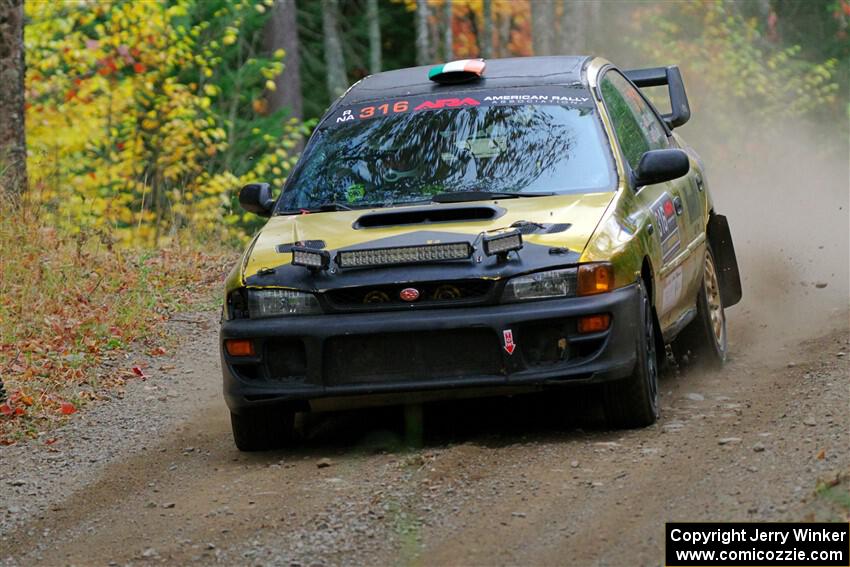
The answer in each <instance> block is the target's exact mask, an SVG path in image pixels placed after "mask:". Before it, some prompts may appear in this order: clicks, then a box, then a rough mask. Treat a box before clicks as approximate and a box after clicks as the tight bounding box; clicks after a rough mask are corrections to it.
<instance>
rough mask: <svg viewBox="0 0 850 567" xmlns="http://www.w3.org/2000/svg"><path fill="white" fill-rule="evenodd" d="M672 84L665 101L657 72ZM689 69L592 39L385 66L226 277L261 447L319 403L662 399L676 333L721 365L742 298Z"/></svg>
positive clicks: (623, 414)
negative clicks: (598, 49)
mask: <svg viewBox="0 0 850 567" xmlns="http://www.w3.org/2000/svg"><path fill="white" fill-rule="evenodd" d="M664 85H666V86H667V90H668V92H669V97H670V103H671V108H672V111H671V112H670V113H669V114H660V113H659V112H658V110H657V109H656V108H655V107H654V106H653V105H652V104H651V103H650V102H649V101H648V100H647V98H646V97H645V96H644V94H643V93H642V92H641V91H640V89H641V88H644V87H652V86H664ZM689 117H690V110H689V107H688V101H687V96H686V94H685V89H684V85H683V83H682V78H681V75H680V73H679V70H678V69H677V68H676V67H675V66H673V67H666V68H656V69H641V70H635V71H626V72H623V71H620V70H618V69H617V68H616V67H615V66H613V65H612V64H610V63H609V62H607V61H605V60H603V59H600V58H593V57H534V58H517V59H496V60H489V61H487V62H486V63H485V62H484V61H483V60H467V61H456V62H452V63H448V64H446V65H441V66H438V67H433V68H428V67H418V68H411V69H401V70H397V71H389V72H386V73H379V74H377V75H373V76H369V77H367V78H365V79H363V80H362V81H360V82H358V83H357V84H355V85H354V86H353V87H351V88H350V89H349V90H348V91H347V92H346V93H345V94H344V95H343V96H342V97H340V98H339V100H337V101H336V102H335V103H334V104H333V105H332V106H331V108H330V109H329V110H328V112H327V114H326V115H325V117H324V118H323V119H322V121H321V122H320V123H319V125H318V127H317V128H316V130H315V132H314V133H313V135H312V137H311V138H310V141H309V142H308V144H307V146H306V148H305V150H304V153H303V155H302V157H301V159H300V160H299V162H298V164H297V166H296V167H295V168H294V170H293V171H292V174H291V175H290V176H289V179H288V180H287V182H286V185H285V186H284V187H283V190H282V192H281V193H280V195H279V196H278V197H277V198H274V197H273V196H272V192H271V190H270V189H269V186H268V184H264V183H257V184H251V185H247V186H245V187H243V188H242V190H241V192H240V195H239V200H240V203H241V205H242V206H243V208H245V209H246V210H248V211H252V212H254V213H257V214H259V215H263V216H267V217H270V218H269V221H268V223H267V224H266V225H265V227H264V228H263V229H262V230H261V231H260V232H259V234H257V235H256V236H255V237H254V239H253V240H252V242H251V243H250V245H249V246H248V249H247V250H246V252H245V254H244V256H243V258H242V261H241V263H240V264H239V265H238V266H236V267H235V268H234V269H233V271H232V273H231V274H230V276H229V277H228V280H227V289H226V292H227V297H226V304H225V308H224V315H223V320H222V324H221V357H222V370H223V373H224V394H225V398H226V401H227V404H228V406H229V408H230V411H231V417H232V425H233V435H234V438H235V441H236V445H237V446H238V447H239V448H240V449H242V450H259V449H265V448H271V447H275V446H280V445H282V444H284V443H285V442H286V441H287V440H288V439H289V438H290V436H291V433H292V428H293V420H294V415H295V413H296V412H298V411H307V410H316V409H322V408H334V407H341V406H343V405H348V406H352V405H369V404H375V403H405V402H411V401H424V400H429V399H436V398H440V397H447V396H457V395H484V394H488V395H492V394H493V393H494V392H495V393H499V392H503V393H515V392H518V391H524V390H535V389H541V388H547V387H561V386H567V385H571V384H588V383H594V384H595V383H598V384H599V390H600V391H601V393H602V400H603V404H604V409H605V412H606V416H607V418H608V420H609V422H610V424H611V425H612V426H614V427H639V426H645V425H649V424H651V423H653V422H654V421H655V420H656V419H657V417H658V369H659V365H660V363H661V362H663V360H664V356H665V345H667V344H672V345H673V347H674V349H675V348H676V347H680V348H681V349H682V350H688V351H690V353H691V356H692V357H695V358H700V357H702V358H703V359H704V360H706V361H708V362H713V363H716V364H720V363H722V362H723V360H724V359H725V357H726V348H727V340H726V320H725V316H724V307H729V306H730V305H734V304H735V303H737V302H738V301H739V300H740V298H741V285H740V278H739V274H738V268H737V263H736V259H735V253H734V249H733V247H732V240H731V236H730V232H729V226H728V224H727V222H726V219H725V217H723V216H721V215H718V214H716V213H715V211H714V205H713V203H712V199H711V196H710V195H709V193H708V185H707V182H706V176H705V172H704V171H703V167H702V164H701V162H700V159H699V157H698V156H697V154H696V153H695V152H694V151H693V150H692V149H691V148H690V147H689V146H688V145H687V144H686V143H685V142H684V141H683V140H682V139H681V138H680V137H679V136H678V135H677V134H675V133H674V132H673V128H676V127H678V126H682V125H683V124H685V122H687V120H688V118H689Z"/></svg>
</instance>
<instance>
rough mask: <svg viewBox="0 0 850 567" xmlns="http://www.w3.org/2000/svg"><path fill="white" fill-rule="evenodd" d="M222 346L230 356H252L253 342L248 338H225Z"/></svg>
mask: <svg viewBox="0 0 850 567" xmlns="http://www.w3.org/2000/svg"><path fill="white" fill-rule="evenodd" d="M224 348H226V349H227V354H229V355H230V356H254V342H253V341H251V340H250V339H227V340H226V341H224Z"/></svg>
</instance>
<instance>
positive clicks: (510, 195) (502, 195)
mask: <svg viewBox="0 0 850 567" xmlns="http://www.w3.org/2000/svg"><path fill="white" fill-rule="evenodd" d="M552 195H556V193H554V192H551V191H550V192H547V193H520V192H514V191H449V192H446V193H437V194H436V195H434V196H433V197H431V202H433V203H463V202H465V201H488V200H490V199H518V198H520V197H550V196H552Z"/></svg>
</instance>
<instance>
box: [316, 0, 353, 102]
mask: <svg viewBox="0 0 850 567" xmlns="http://www.w3.org/2000/svg"><path fill="white" fill-rule="evenodd" d="M322 33H323V34H324V47H325V67H326V71H327V82H328V95H330V97H331V100H333V99H335V98H337V97H338V96H340V95H341V94H342V93H344V92H345V90H346V89H347V88H348V78H347V77H346V75H345V56H344V55H343V53H342V39H341V38H340V35H339V3H338V2H337V0H322Z"/></svg>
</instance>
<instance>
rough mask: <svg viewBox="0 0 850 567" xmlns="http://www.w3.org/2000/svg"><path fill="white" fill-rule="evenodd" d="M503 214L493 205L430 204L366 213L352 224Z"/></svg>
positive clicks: (364, 225) (460, 219)
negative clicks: (454, 205) (448, 205)
mask: <svg viewBox="0 0 850 567" xmlns="http://www.w3.org/2000/svg"><path fill="white" fill-rule="evenodd" d="M504 214H505V209H503V208H501V207H495V206H473V207H468V206H467V207H440V206H432V207H421V208H415V209H393V210H389V211H381V212H378V213H367V214H365V215H363V216H361V217H360V218H359V219H357V220H356V221H355V222H354V225H352V226H353V227H354V228H355V229H358V230H359V229H361V228H379V227H386V226H402V225H410V224H432V223H441V222H472V221H490V220H493V219H497V218H499V217H501V216H502V215H504Z"/></svg>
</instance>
